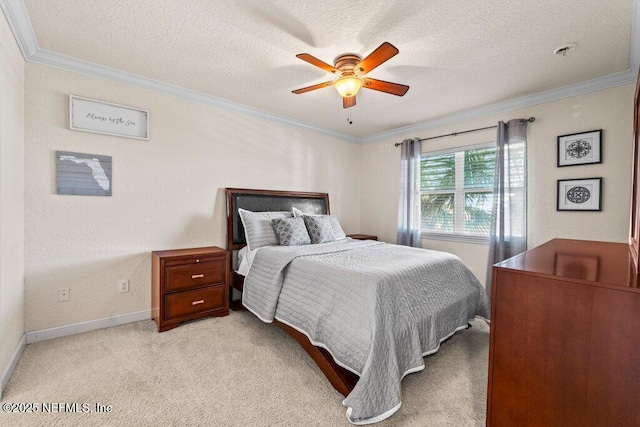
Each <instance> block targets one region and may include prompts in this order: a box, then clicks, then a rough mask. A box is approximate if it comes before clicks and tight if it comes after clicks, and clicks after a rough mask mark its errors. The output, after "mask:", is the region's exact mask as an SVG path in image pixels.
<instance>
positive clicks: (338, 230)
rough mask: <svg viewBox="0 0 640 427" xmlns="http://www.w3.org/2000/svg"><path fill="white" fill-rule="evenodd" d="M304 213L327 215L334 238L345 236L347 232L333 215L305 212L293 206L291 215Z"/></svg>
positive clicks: (302, 214)
mask: <svg viewBox="0 0 640 427" xmlns="http://www.w3.org/2000/svg"><path fill="white" fill-rule="evenodd" d="M304 215H309V216H326V217H329V220H330V221H331V229H332V230H333V237H335V239H336V240H338V239H344V238H345V237H347V233H345V232H344V230H343V229H342V226H341V225H340V222H338V218H337V217H336V216H335V215H316V214H307V213H304V212H302V211H301V210H300V209H298V208H293V216H294V217H296V216H304Z"/></svg>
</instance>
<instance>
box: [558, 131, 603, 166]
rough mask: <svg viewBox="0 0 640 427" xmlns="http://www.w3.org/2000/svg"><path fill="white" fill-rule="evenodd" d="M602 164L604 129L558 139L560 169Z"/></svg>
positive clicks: (562, 136) (563, 136) (561, 136)
mask: <svg viewBox="0 0 640 427" xmlns="http://www.w3.org/2000/svg"><path fill="white" fill-rule="evenodd" d="M591 163H602V129H598V130H592V131H589V132H582V133H572V134H570V135H560V136H559V137H558V167H562V166H577V165H588V164H591Z"/></svg>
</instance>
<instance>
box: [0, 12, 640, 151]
mask: <svg viewBox="0 0 640 427" xmlns="http://www.w3.org/2000/svg"><path fill="white" fill-rule="evenodd" d="M0 9H2V11H3V12H4V15H5V17H6V18H7V22H8V23H9V27H10V28H11V31H12V33H13V36H14V38H15V39H16V42H17V44H18V47H19V48H20V51H21V52H22V55H23V56H24V58H25V60H27V61H32V62H36V63H39V64H43V65H48V66H51V67H56V68H61V69H64V70H67V71H72V72H76V73H80V74H84V75H87V76H91V77H99V78H103V79H107V80H111V81H115V82H117V83H121V84H126V85H129V86H134V87H139V88H142V89H146V90H150V91H153V92H157V93H160V94H163V95H168V96H172V97H176V98H181V99H185V100H188V101H194V102H199V103H202V104H206V105H210V106H213V107H216V108H221V109H224V110H227V111H232V112H235V113H240V114H245V115H248V116H252V117H256V118H260V119H264V120H269V121H272V122H276V123H280V124H283V125H285V126H289V127H294V128H298V129H303V130H306V131H310V132H316V133H320V134H323V135H327V136H331V137H333V138H338V139H341V140H344V141H347V142H352V143H370V142H376V141H381V140H385V139H390V138H395V137H400V136H406V135H407V134H411V133H415V132H418V131H424V130H428V129H434V128H437V127H441V126H446V125H451V124H456V123H460V122H464V121H468V120H473V119H476V118H481V117H487V116H490V115H493V114H499V113H503V112H507V111H511V110H516V109H519V108H525V107H530V106H532V105H538V104H542V103H545V102H551V101H556V100H559V99H563V98H567V97H571V96H577V95H582V94H585V93H590V92H595V91H598V90H602V89H607V88H610V87H615V86H620V85H625V84H630V83H635V82H636V79H637V74H638V68H639V67H640V0H634V2H633V18H632V25H631V47H630V52H629V69H628V70H627V71H624V72H618V73H613V74H609V75H607V76H603V77H598V78H595V79H591V80H587V81H584V82H580V83H574V84H571V85H568V86H563V87H559V88H555V89H551V90H547V91H544V92H539V93H535V94H531V95H527V96H523V97H520V98H515V99H511V100H507V101H503V102H498V103H495V104H490V105H484V106H480V107H477V108H472V109H469V110H466V111H461V112H458V113H454V114H450V115H447V116H444V117H439V118H435V119H430V120H425V121H422V122H418V123H415V124H412V125H409V126H403V127H400V128H397V129H392V130H390V131H386V132H380V133H376V134H373V135H369V136H367V137H364V138H360V137H357V136H352V135H347V134H344V133H341V132H336V131H333V130H330V129H326V128H322V127H320V126H316V125H313V124H310V123H306V122H302V121H300V120H296V119H293V118H290V117H286V116H282V115H278V114H274V113H270V112H267V111H263V110H260V109H257V108H253V107H249V106H247V105H244V104H239V103H236V102H232V101H229V100H226V99H222V98H217V97H215V96H211V95H207V94H204V93H201V92H196V91H192V90H189V89H186V88H183V87H180V86H175V85H171V84H168V83H164V82H161V81H158V80H153V79H149V78H146V77H141V76H137V75H135V74H131V73H127V72H124V71H121V70H117V69H115V68H110V67H105V66H103V65H98V64H95V63H91V62H88V61H83V60H80V59H76V58H72V57H70V56H66V55H63V54H60V53H56V52H52V51H49V50H46V49H41V48H39V47H38V42H37V39H36V36H35V32H34V30H33V26H32V25H31V20H30V19H29V15H28V13H27V9H26V6H25V4H24V0H0Z"/></svg>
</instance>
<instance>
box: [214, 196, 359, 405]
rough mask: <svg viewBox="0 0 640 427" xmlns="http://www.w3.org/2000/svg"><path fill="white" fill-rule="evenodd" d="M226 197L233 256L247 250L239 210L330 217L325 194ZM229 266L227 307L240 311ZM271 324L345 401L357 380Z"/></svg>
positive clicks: (237, 284)
mask: <svg viewBox="0 0 640 427" xmlns="http://www.w3.org/2000/svg"><path fill="white" fill-rule="evenodd" d="M225 195H226V199H227V249H228V250H229V251H232V253H233V252H234V251H237V250H240V249H242V248H243V247H245V246H246V240H245V236H244V229H243V227H242V222H241V221H240V218H239V215H238V208H243V209H247V210H250V211H254V212H261V211H285V210H286V211H291V208H292V207H293V206H296V207H298V208H301V207H304V206H307V207H308V209H307V211H309V210H311V211H313V212H315V213H322V214H329V195H328V194H327V193H308V192H299V191H271V190H252V189H243V188H226V189H225ZM234 259H235V255H234ZM231 264H232V266H231V271H230V275H231V277H232V280H231V289H229V307H230V308H231V309H232V310H242V309H243V307H242V303H241V301H239V300H237V301H234V300H233V289H236V290H237V291H239V292H242V288H243V284H244V277H243V276H242V275H240V274H238V273H236V272H235V271H233V264H234V263H233V262H232V263H231ZM273 323H274V324H275V325H276V326H278V327H279V328H281V329H282V330H283V331H285V332H286V333H288V334H289V335H291V336H292V337H293V338H294V339H295V340H296V341H298V343H299V344H300V345H301V346H302V348H304V349H305V351H306V352H307V353H308V354H309V356H311V358H312V359H313V361H314V362H316V364H317V365H318V367H319V368H320V370H321V371H322V372H323V373H324V375H325V376H326V377H327V379H328V380H329V382H330V383H331V385H333V387H334V388H335V389H336V390H338V391H339V392H340V393H341V394H342V395H343V396H345V397H346V396H347V395H348V394H349V393H350V392H351V390H353V388H354V387H355V385H356V383H357V382H358V380H359V379H360V378H359V377H358V376H357V375H356V374H354V373H353V372H351V371H349V370H347V369H345V368H343V367H341V366H339V365H338V364H337V363H336V362H335V361H334V360H333V357H332V356H331V354H329V352H328V351H327V350H325V349H323V348H320V347H316V346H314V345H313V344H311V341H309V338H307V336H306V335H304V334H303V333H301V332H298V331H297V330H295V329H293V328H292V327H290V326H288V325H285V324H284V323H281V322H278V321H277V320H275V319H274V321H273Z"/></svg>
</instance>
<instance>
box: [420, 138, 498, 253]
mask: <svg viewBox="0 0 640 427" xmlns="http://www.w3.org/2000/svg"><path fill="white" fill-rule="evenodd" d="M495 162H496V147H495V143H487V144H481V145H475V146H471V147H465V148H463V149H460V148H458V149H457V150H456V151H451V150H449V151H440V152H434V153H425V154H423V155H422V158H421V165H420V193H421V194H420V196H421V197H420V207H421V220H422V223H421V226H422V233H423V235H424V236H425V237H427V238H442V239H447V240H448V239H451V240H456V238H458V239H461V240H469V241H483V242H484V241H488V237H489V232H490V228H491V208H492V205H493V181H494V171H495Z"/></svg>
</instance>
